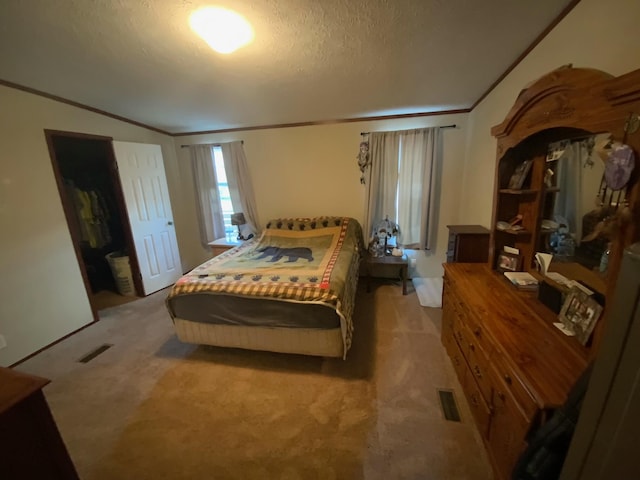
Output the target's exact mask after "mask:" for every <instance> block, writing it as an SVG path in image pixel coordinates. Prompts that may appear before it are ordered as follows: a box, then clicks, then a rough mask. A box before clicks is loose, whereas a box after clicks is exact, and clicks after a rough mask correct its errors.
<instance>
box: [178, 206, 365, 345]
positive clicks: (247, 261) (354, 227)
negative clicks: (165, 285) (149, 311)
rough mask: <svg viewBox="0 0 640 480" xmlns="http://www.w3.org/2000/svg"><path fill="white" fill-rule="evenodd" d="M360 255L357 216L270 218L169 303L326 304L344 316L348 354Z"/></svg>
mask: <svg viewBox="0 0 640 480" xmlns="http://www.w3.org/2000/svg"><path fill="white" fill-rule="evenodd" d="M362 254H363V239H362V229H361V227H360V224H359V223H358V222H357V221H356V220H355V219H353V218H348V217H318V218H296V219H276V220H272V221H270V222H269V223H268V224H267V228H266V229H265V230H264V231H263V233H262V235H261V236H260V237H259V238H258V239H255V240H251V241H247V242H245V243H244V244H242V245H241V246H239V247H237V248H234V249H232V250H229V251H227V252H225V253H223V254H222V255H219V256H217V257H215V258H212V259H211V260H209V261H207V262H205V263H203V264H202V265H200V266H198V267H196V268H195V269H193V270H192V271H191V272H189V273H187V274H186V275H185V276H183V277H182V278H180V279H179V280H178V281H177V282H176V284H175V285H174V286H173V288H172V289H171V291H170V292H169V296H168V297H167V305H169V304H168V301H169V300H170V299H171V298H173V297H175V296H178V295H189V294H194V293H210V294H227V295H236V296H247V297H260V298H272V299H278V300H282V301H288V302H301V303H302V302H307V303H318V304H324V305H327V306H328V307H331V308H333V309H335V311H336V312H337V313H338V315H339V316H340V319H341V328H342V336H343V341H344V346H345V349H344V351H345V353H346V352H347V350H348V349H349V347H350V345H351V336H352V333H353V323H352V320H351V317H352V314H353V307H354V299H355V290H356V287H357V279H358V270H359V265H360V259H361V255H362ZM169 311H170V312H171V309H170V308H169ZM171 313H172V312H171ZM172 316H173V313H172ZM302 320H304V319H302Z"/></svg>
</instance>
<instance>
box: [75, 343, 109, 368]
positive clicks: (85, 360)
mask: <svg viewBox="0 0 640 480" xmlns="http://www.w3.org/2000/svg"><path fill="white" fill-rule="evenodd" d="M111 347H113V345H112V344H110V343H105V344H104V345H100V346H99V347H98V348H96V349H95V350H92V351H91V352H89V353H87V354H86V355H85V356H84V357H82V358H80V359H79V360H78V362H80V363H88V362H90V361H91V360H93V359H94V358H96V357H97V356H98V355H100V354H101V353H103V352H105V351H107V350H109V349H110V348H111Z"/></svg>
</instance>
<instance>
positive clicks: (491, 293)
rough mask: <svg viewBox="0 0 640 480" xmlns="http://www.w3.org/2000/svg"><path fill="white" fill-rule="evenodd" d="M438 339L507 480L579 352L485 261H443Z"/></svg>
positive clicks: (559, 397) (575, 368) (566, 384)
mask: <svg viewBox="0 0 640 480" xmlns="http://www.w3.org/2000/svg"><path fill="white" fill-rule="evenodd" d="M444 270H445V274H444V291H443V321H442V343H443V345H444V346H445V348H446V350H447V353H448V355H449V356H450V358H451V360H452V362H453V365H454V368H455V370H456V373H457V376H458V379H459V381H460V383H461V385H462V388H463V390H464V392H465V396H466V398H467V401H468V403H469V406H470V408H471V410H472V412H473V415H474V417H475V421H476V424H477V426H478V429H479V431H480V433H481V435H482V438H483V440H484V442H485V446H486V448H487V451H488V452H489V457H490V460H491V462H492V464H493V467H494V471H495V473H496V476H497V478H499V479H501V480H507V479H509V478H510V474H511V471H512V469H513V466H514V465H515V462H516V460H517V459H518V457H519V455H520V453H521V452H522V451H523V449H524V448H525V447H526V443H527V434H528V433H529V432H530V431H532V429H533V428H535V427H536V426H538V425H540V424H541V423H543V422H544V421H545V420H546V419H547V418H548V416H549V414H550V413H551V412H552V411H553V409H555V408H557V407H559V406H560V405H562V404H563V402H564V401H565V399H566V396H567V394H568V392H569V390H570V388H571V387H572V386H573V383H574V382H575V381H576V379H577V378H578V376H579V375H580V374H581V373H582V372H583V370H584V369H585V368H586V366H587V359H588V353H587V350H586V349H585V348H584V347H583V346H582V345H580V344H579V343H578V342H577V341H576V340H575V339H573V338H570V337H566V336H565V335H563V334H562V333H561V332H560V331H559V330H557V329H556V328H555V327H554V326H553V325H552V324H553V322H554V321H557V319H556V315H555V314H554V313H553V312H551V311H550V310H548V309H547V308H546V307H545V306H544V305H542V304H541V303H540V302H539V301H538V300H537V299H536V298H535V293H530V292H523V291H520V290H517V289H516V288H515V287H514V286H513V285H511V284H510V283H509V282H508V281H507V280H506V279H505V278H504V276H503V275H502V274H501V273H498V272H495V271H493V270H491V269H490V268H489V267H488V266H487V265H486V264H464V263H449V264H445V265H444Z"/></svg>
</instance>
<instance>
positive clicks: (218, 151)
mask: <svg viewBox="0 0 640 480" xmlns="http://www.w3.org/2000/svg"><path fill="white" fill-rule="evenodd" d="M213 167H214V168H215V170H216V177H217V179H218V192H219V194H220V205H221V207H222V216H223V218H224V233H225V237H227V238H233V237H234V235H235V227H234V226H233V225H231V214H232V213H233V212H234V211H235V210H234V208H233V203H232V202H231V193H230V192H229V184H228V183H227V174H226V172H225V170H224V159H223V157H222V148H221V147H218V146H214V147H213Z"/></svg>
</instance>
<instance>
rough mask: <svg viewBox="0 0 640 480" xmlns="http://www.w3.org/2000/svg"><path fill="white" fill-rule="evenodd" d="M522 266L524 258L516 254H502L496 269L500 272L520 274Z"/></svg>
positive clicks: (499, 256) (499, 255)
mask: <svg viewBox="0 0 640 480" xmlns="http://www.w3.org/2000/svg"><path fill="white" fill-rule="evenodd" d="M521 266H522V257H521V256H520V255H516V254H515V253H509V252H500V253H499V254H498V263H497V265H496V268H497V270H498V271H499V272H519V271H520V267H521Z"/></svg>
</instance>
